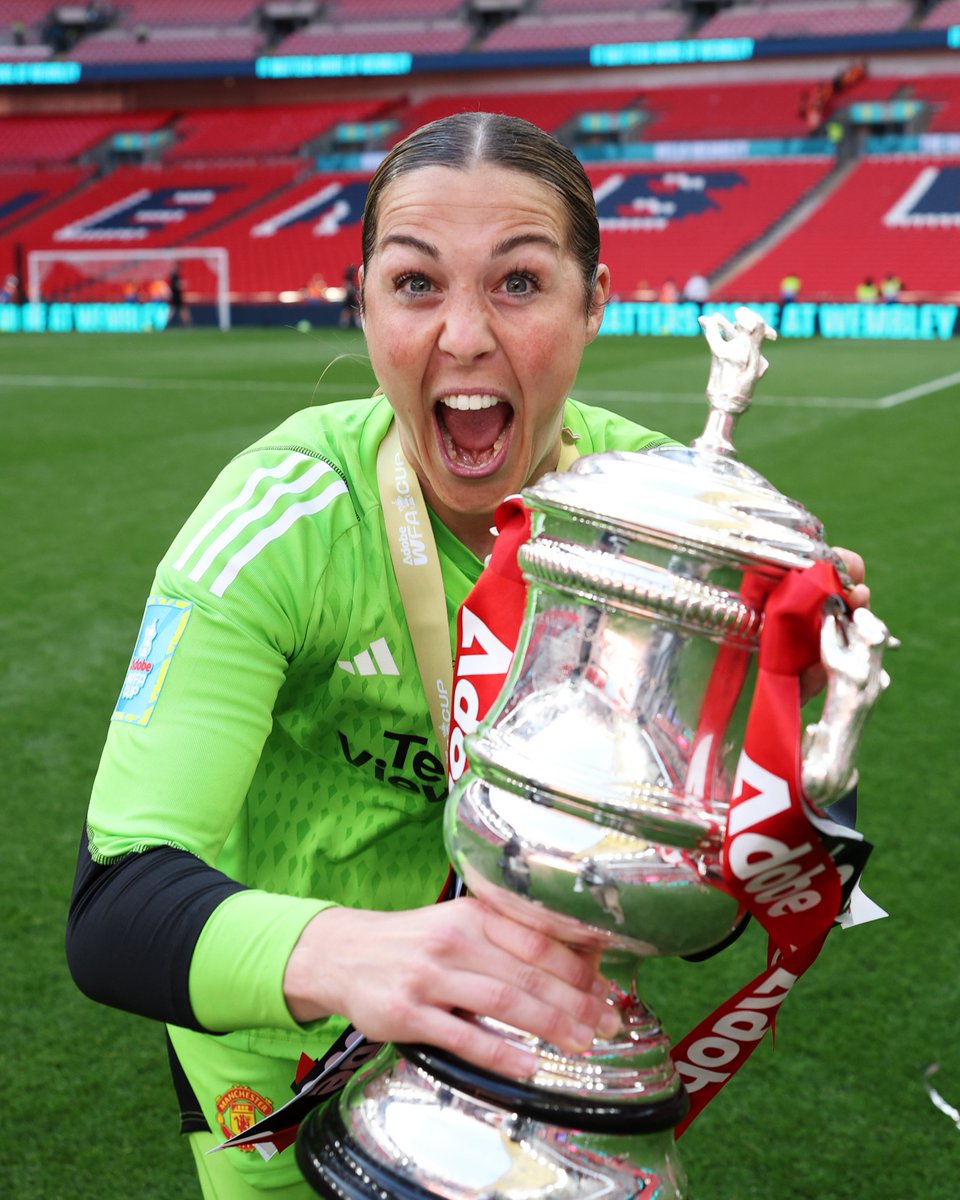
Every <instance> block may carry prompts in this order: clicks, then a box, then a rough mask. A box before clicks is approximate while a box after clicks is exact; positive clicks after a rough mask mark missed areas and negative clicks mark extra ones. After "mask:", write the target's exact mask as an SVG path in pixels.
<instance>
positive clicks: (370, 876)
mask: <svg viewBox="0 0 960 1200" xmlns="http://www.w3.org/2000/svg"><path fill="white" fill-rule="evenodd" d="M564 419H565V424H566V425H567V426H568V427H569V428H570V429H571V430H572V431H573V432H574V433H575V434H577V435H578V436H579V441H578V442H577V448H578V450H579V452H580V453H581V454H586V453H592V452H595V451H601V450H607V449H642V448H645V447H647V446H650V445H653V444H660V443H662V442H665V441H666V440H667V439H665V438H662V437H660V436H659V435H655V434H651V433H650V432H649V431H647V430H645V429H643V428H641V427H639V426H637V425H634V424H632V423H630V422H628V421H626V420H624V419H623V418H620V417H617V416H615V415H614V414H611V413H608V412H605V411H603V410H600V409H594V408H588V407H586V406H583V405H580V404H578V403H576V402H573V401H568V403H567V406H566V410H565V414H564ZM391 420H392V411H391V409H390V407H389V404H388V403H387V400H386V399H385V398H384V397H376V398H374V399H370V400H358V401H351V402H345V403H341V404H334V405H327V406H324V407H319V408H313V409H308V410H306V411H304V412H300V413H298V414H296V415H295V416H293V417H291V418H290V419H289V420H288V421H286V422H285V423H284V424H283V425H281V426H280V427H279V428H278V429H277V430H275V431H274V432H273V433H271V434H269V435H268V436H267V437H265V438H263V439H261V440H260V441H259V442H257V443H256V444H255V445H253V446H252V447H250V448H249V449H248V450H246V451H244V452H243V453H241V454H239V455H238V456H237V457H236V458H235V459H234V460H233V461H232V462H231V463H230V464H229V465H228V466H227V467H226V469H225V470H224V471H223V472H222V474H221V475H220V476H219V478H218V479H217V480H216V482H215V483H214V485H213V487H212V488H211V489H210V491H209V492H208V493H207V495H206V496H205V497H204V499H203V500H202V501H201V503H200V504H199V506H198V507H197V509H196V511H195V512H194V513H193V515H192V516H191V517H190V519H189V520H188V521H187V523H186V525H185V526H184V528H183V530H182V531H181V533H180V534H179V536H178V537H177V538H176V540H175V541H174V543H173V545H172V546H171V548H170V550H169V552H168V553H167V555H166V556H165V557H164V559H163V561H162V562H161V564H160V566H159V568H158V570H157V574H156V578H155V580H154V584H153V588H152V594H151V596H150V599H149V600H148V603H147V606H146V611H145V613H144V618H143V623H142V625H141V628H140V632H139V634H138V637H137V643H136V646H135V648H134V653H133V657H132V660H131V663H130V666H129V669H128V671H127V675H126V678H125V679H124V683H123V687H122V690H121V695H120V698H119V700H118V703H117V708H116V711H115V713H114V717H113V721H112V723H111V727H110V730H109V735H108V738H107V742H106V746H105V748H104V752H103V757H102V760H101V764H100V769H99V772H98V775H97V779H96V783H95V786H94V791H93V796H92V799H91V803H90V809H89V814H88V831H89V841H90V850H91V854H92V856H93V857H94V859H95V860H96V861H98V862H111V861H113V860H116V859H118V858H120V857H122V856H124V855H127V854H130V853H131V852H142V851H145V850H147V849H149V848H151V847H156V846H172V847H175V848H178V849H181V850H185V851H187V852H189V853H191V854H193V855H196V856H197V857H199V858H200V859H202V860H203V861H204V862H206V863H208V864H210V865H212V866H216V867H217V868H219V869H220V870H221V871H223V872H225V873H226V874H227V875H229V876H230V877H231V878H233V879H235V880H237V881H239V882H240V883H242V884H244V885H246V888H247V889H248V890H244V891H240V892H237V893H236V894H235V895H232V896H230V897H229V898H228V899H226V900H225V901H223V902H222V903H221V904H220V905H219V907H218V908H216V910H215V911H214V913H213V915H212V916H211V917H210V918H209V920H208V921H207V923H206V925H205V926H204V928H203V932H202V934H201V935H200V939H199V942H198V944H197V946H196V948H195V950H194V953H193V957H192V960H191V965H190V977H189V987H190V1001H191V1004H192V1006H193V1010H194V1013H195V1015H196V1017H197V1020H198V1022H199V1023H200V1024H201V1025H203V1026H204V1027H205V1028H207V1029H209V1030H211V1031H216V1035H214V1034H212V1033H211V1034H205V1033H197V1032H193V1031H188V1030H184V1029H179V1028H171V1029H170V1033H171V1038H172V1041H173V1044H174V1046H175V1049H176V1051H177V1054H178V1057H179V1058H180V1061H181V1063H182V1065H183V1067H184V1069H185V1071H186V1074H187V1076H188V1078H189V1080H190V1082H191V1084H192V1086H193V1090H194V1092H195V1093H196V1096H197V1099H198V1101H199V1103H200V1106H201V1108H202V1109H203V1112H204V1115H205V1117H206V1119H207V1122H208V1124H209V1125H210V1127H211V1129H213V1130H214V1131H215V1132H216V1131H217V1129H218V1127H219V1128H220V1129H222V1130H223V1131H224V1132H225V1133H233V1132H236V1130H237V1126H238V1122H240V1127H242V1122H243V1121H244V1120H246V1121H248V1123H249V1122H250V1121H252V1120H256V1119H258V1118H259V1116H261V1115H263V1114H264V1112H265V1111H269V1109H270V1108H271V1107H276V1106H278V1105H279V1104H281V1103H283V1102H284V1101H286V1100H287V1099H289V1098H290V1095H291V1092H290V1082H291V1080H292V1077H293V1073H294V1070H295V1067H296V1062H297V1059H298V1057H299V1055H300V1053H301V1051H305V1052H307V1053H308V1054H309V1055H311V1057H319V1056H320V1055H321V1054H322V1053H323V1051H324V1050H325V1049H326V1048H327V1047H328V1046H329V1045H330V1044H331V1043H332V1042H333V1041H334V1040H335V1038H336V1037H337V1036H338V1035H339V1034H340V1033H341V1032H342V1030H343V1028H344V1026H345V1022H344V1020H342V1019H341V1018H339V1017H331V1018H329V1019H327V1020H324V1021H318V1022H315V1023H314V1024H312V1025H310V1026H308V1027H303V1026H300V1025H298V1024H297V1023H296V1022H295V1021H294V1019H293V1018H292V1017H291V1015H290V1013H289V1011H288V1010H287V1007H286V1004H285V1002H284V998H283V991H282V981H283V973H284V968H285V965H286V961H287V958H288V956H289V954H290V951H291V949H292V948H293V945H294V944H295V942H296V940H297V938H298V937H299V935H300V932H301V931H302V929H303V927H304V926H305V925H306V924H307V922H308V921H309V920H310V919H311V918H312V917H313V916H314V915H315V914H316V913H318V912H319V911H321V910H322V909H323V908H324V907H326V906H329V905H332V904H336V905H349V906H353V907H359V908H376V909H403V908H412V907H418V906H421V905H424V904H429V903H431V902H433V901H434V900H436V899H437V897H438V895H439V894H440V892H441V891H442V889H443V885H444V882H445V879H446V877H447V872H448V863H447V858H446V854H445V851H444V847H443V840H442V808H443V800H444V797H445V777H446V772H445V768H444V757H443V752H442V749H441V747H440V746H439V745H438V743H437V739H436V734H435V732H434V729H433V725H432V722H431V718H430V714H429V710H428V706H427V701H426V698H425V694H424V689H423V686H422V684H421V681H420V677H419V674H418V670H417V663H416V658H415V655H414V649H413V645H412V643H411V640H410V635H409V632H408V629H407V624H406V621H405V617H404V611H403V605H402V602H401V598H400V594H399V591H398V588H397V583H396V579H395V575H394V570H393V566H392V563H391V558H390V552H389V547H388V544H387V535H386V532H385V527H384V518H383V511H382V507H381V501H380V495H379V491H378V486H377V473H376V459H377V451H378V448H379V446H380V442H381V440H382V439H383V437H384V435H385V433H386V431H387V430H388V428H389V426H390V423H391ZM432 524H433V532H434V535H435V538H436V544H437V552H438V555H439V559H440V567H441V573H442V578H443V584H444V592H445V597H446V609H447V617H448V625H449V630H448V632H449V639H450V649H451V656H452V653H453V645H454V638H455V633H456V615H457V610H458V608H459V605H460V604H461V602H462V601H463V599H464V598H465V596H466V594H467V592H468V591H469V590H470V588H471V587H472V586H473V584H474V583H475V582H476V580H477V578H478V576H479V574H480V571H481V569H482V563H481V562H480V561H479V560H478V559H477V558H476V557H475V555H473V554H472V553H471V552H470V551H469V550H467V549H466V547H464V546H463V545H462V544H461V543H460V542H459V541H458V540H457V539H456V538H455V537H454V536H453V535H452V534H451V533H450V532H449V531H448V530H447V529H446V528H445V527H444V526H443V525H442V524H441V523H440V522H439V521H437V520H432ZM227 1153H231V1154H235V1155H236V1153H237V1152H235V1151H228V1152H227ZM237 1158H238V1160H239V1159H242V1160H243V1161H242V1162H240V1168H241V1170H242V1171H243V1172H244V1174H247V1175H249V1176H250V1177H251V1178H252V1180H254V1181H259V1182H261V1185H262V1186H265V1187H270V1186H279V1185H281V1184H283V1183H286V1182H289V1181H290V1180H292V1179H295V1178H297V1168H296V1164H295V1161H294V1159H293V1155H292V1154H284V1155H282V1156H280V1157H279V1158H278V1159H273V1160H271V1161H270V1162H264V1161H263V1160H261V1158H260V1156H259V1155H258V1154H255V1153H247V1154H245V1155H237Z"/></svg>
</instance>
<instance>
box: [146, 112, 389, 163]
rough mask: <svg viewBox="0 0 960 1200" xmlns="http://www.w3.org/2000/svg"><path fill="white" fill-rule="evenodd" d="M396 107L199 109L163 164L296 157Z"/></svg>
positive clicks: (182, 123)
mask: <svg viewBox="0 0 960 1200" xmlns="http://www.w3.org/2000/svg"><path fill="white" fill-rule="evenodd" d="M390 107H392V104H391V103H390V102H387V103H384V102H382V101H378V100H364V101H356V102H355V103H344V104H323V105H320V104H299V105H269V106H264V107H262V108H227V109H223V108H218V109H197V110H195V111H193V112H190V113H187V114H186V115H185V116H183V117H181V119H180V120H179V121H178V122H177V123H176V125H175V127H174V132H175V134H176V137H177V141H176V142H175V144H174V145H172V146H171V147H170V148H169V149H168V150H167V151H166V153H165V154H164V156H163V157H164V161H165V162H178V161H185V160H189V159H200V160H214V159H224V158H232V159H240V158H247V159H249V158H255V159H264V160H266V159H271V158H277V157H281V158H282V157H293V156H295V155H297V154H300V153H301V152H302V151H303V150H304V148H305V147H306V145H307V144H308V143H310V142H313V141H315V140H316V139H317V138H319V137H321V136H322V135H323V134H324V133H329V132H330V131H331V130H332V129H333V128H334V126H336V125H337V124H338V123H340V122H343V121H369V120H372V119H374V118H375V117H376V116H378V115H380V114H381V113H382V112H383V111H384V110H385V109H389V108H390Z"/></svg>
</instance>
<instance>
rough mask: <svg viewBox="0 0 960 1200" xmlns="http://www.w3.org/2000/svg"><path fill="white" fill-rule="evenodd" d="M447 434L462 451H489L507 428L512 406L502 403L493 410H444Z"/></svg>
mask: <svg viewBox="0 0 960 1200" xmlns="http://www.w3.org/2000/svg"><path fill="white" fill-rule="evenodd" d="M442 419H443V424H444V427H445V428H446V431H447V433H449V434H450V436H451V437H452V438H453V440H454V441H455V442H456V444H457V445H458V446H459V447H460V449H461V450H489V449H490V448H491V447H492V446H493V443H494V442H495V441H496V440H497V438H498V437H499V436H500V434H501V433H503V431H504V429H505V428H506V424H507V421H508V420H509V419H510V405H509V404H504V403H503V401H501V402H500V403H499V404H495V405H494V406H493V407H492V408H472V409H467V410H465V411H464V410H462V409H459V408H446V407H444V408H443V409H442Z"/></svg>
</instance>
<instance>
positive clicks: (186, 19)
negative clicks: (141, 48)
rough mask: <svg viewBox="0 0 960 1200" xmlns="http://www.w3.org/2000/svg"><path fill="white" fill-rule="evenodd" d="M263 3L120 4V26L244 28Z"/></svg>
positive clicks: (136, 0) (139, 0) (132, 0)
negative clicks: (223, 26)
mask: <svg viewBox="0 0 960 1200" xmlns="http://www.w3.org/2000/svg"><path fill="white" fill-rule="evenodd" d="M260 5H261V0H190V3H189V4H184V3H182V0H117V3H115V4H114V5H113V6H112V7H113V9H114V11H115V12H116V14H117V18H118V23H119V24H121V25H125V26H137V25H148V26H151V27H156V26H162V25H176V26H184V25H200V26H208V27H210V26H218V25H221V26H222V25H241V24H243V23H244V22H245V21H252V20H253V19H254V17H255V16H256V15H257V13H258V11H259V9H260Z"/></svg>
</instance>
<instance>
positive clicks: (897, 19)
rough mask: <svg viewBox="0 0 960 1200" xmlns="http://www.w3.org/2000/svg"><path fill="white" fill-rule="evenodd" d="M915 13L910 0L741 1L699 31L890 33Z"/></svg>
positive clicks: (716, 34) (744, 33)
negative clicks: (829, 0) (840, 0)
mask: <svg viewBox="0 0 960 1200" xmlns="http://www.w3.org/2000/svg"><path fill="white" fill-rule="evenodd" d="M912 16H913V5H912V4H911V3H909V0H867V2H866V3H854V2H853V0H848V3H846V4H835V3H826V4H821V3H815V2H812V0H811V2H809V3H796V2H795V0H794V2H793V3H783V4H773V5H770V4H767V5H756V4H754V5H747V4H738V5H734V7H733V8H727V9H724V10H723V11H721V12H718V13H717V14H716V15H715V16H713V17H711V18H710V19H709V20H708V21H707V22H706V23H705V24H704V25H702V26H701V27H700V29H699V31H698V34H697V36H698V37H701V38H714V37H716V38H720V37H750V38H754V39H759V38H786V37H811V36H814V35H817V36H821V37H822V36H825V35H830V34H842V33H889V32H891V31H893V30H897V29H902V28H903V27H904V25H906V23H907V22H908V21H909V20H910V19H911V18H912Z"/></svg>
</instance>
